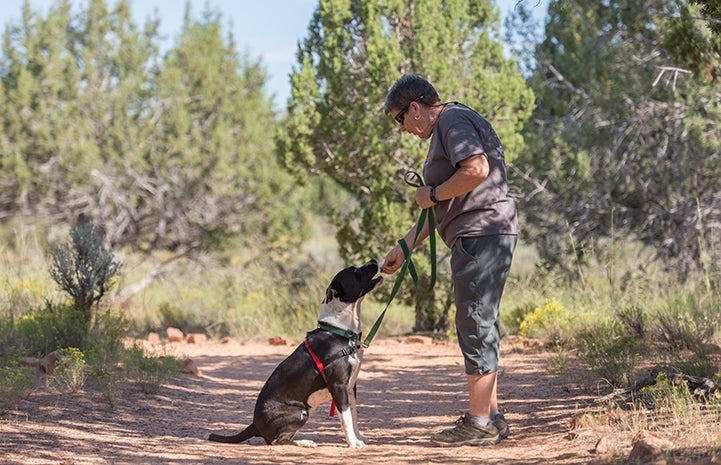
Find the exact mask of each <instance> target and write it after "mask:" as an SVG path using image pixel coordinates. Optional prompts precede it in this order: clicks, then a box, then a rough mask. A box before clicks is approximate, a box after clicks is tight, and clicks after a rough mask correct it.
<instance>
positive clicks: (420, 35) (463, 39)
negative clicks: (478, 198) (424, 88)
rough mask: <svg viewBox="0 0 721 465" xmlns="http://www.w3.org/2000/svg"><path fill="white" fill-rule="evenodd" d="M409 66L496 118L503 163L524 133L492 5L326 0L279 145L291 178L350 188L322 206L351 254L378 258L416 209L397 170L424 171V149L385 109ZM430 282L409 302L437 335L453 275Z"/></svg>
mask: <svg viewBox="0 0 721 465" xmlns="http://www.w3.org/2000/svg"><path fill="white" fill-rule="evenodd" d="M411 72H412V73H417V74H420V75H423V76H424V77H426V78H427V79H429V80H430V81H431V82H432V83H433V84H434V85H435V86H436V87H437V89H438V90H439V92H440V94H441V97H442V98H444V99H445V100H458V101H462V102H463V103H465V104H467V105H469V106H471V107H473V108H475V109H477V110H478V111H479V112H480V113H481V114H483V115H484V116H486V117H487V118H488V119H489V120H490V121H492V122H493V124H494V127H495V128H496V130H497V132H498V133H499V135H500V137H501V140H502V141H503V143H504V148H505V149H506V150H505V152H506V154H507V155H508V158H509V159H513V158H514V157H515V156H516V155H517V153H518V152H519V151H520V150H522V148H523V140H522V139H521V137H520V135H519V131H520V129H521V126H522V124H523V121H524V120H525V118H526V117H527V116H528V115H529V113H530V110H531V107H532V104H533V94H532V93H531V92H530V91H529V90H528V89H527V87H526V84H525V82H524V79H523V77H522V76H521V75H520V74H519V72H518V70H517V66H516V64H515V62H514V61H513V60H511V59H508V58H506V57H505V56H504V55H503V47H502V45H501V43H500V39H499V12H498V9H497V8H496V6H495V4H494V3H493V2H491V1H490V0H472V1H467V0H446V1H440V0H374V1H364V2H349V1H344V0H324V1H321V2H320V4H319V6H318V8H317V9H316V11H315V13H314V15H313V18H312V20H311V23H310V25H309V28H308V32H307V36H306V37H305V39H304V40H303V41H302V43H300V44H299V47H298V52H297V62H296V65H295V67H294V69H293V72H292V73H291V77H290V81H291V99H290V101H289V103H288V108H287V110H288V111H287V113H288V114H287V120H286V121H285V124H284V125H283V127H282V128H281V129H280V130H279V131H278V132H277V136H276V142H277V153H278V155H279V157H280V159H281V161H282V162H283V163H284V165H285V166H286V167H287V168H288V169H289V170H291V171H292V172H293V173H295V175H296V176H297V178H298V179H301V180H303V179H308V178H309V177H323V178H328V179H332V180H333V181H335V182H336V183H337V184H338V185H339V186H340V187H341V188H342V189H344V190H346V191H347V192H349V193H350V194H351V195H352V201H351V202H349V204H348V205H347V206H343V207H342V208H337V209H335V210H331V211H328V215H329V217H330V218H331V219H332V221H333V223H334V224H335V225H336V226H337V228H338V233H337V239H338V243H339V247H340V252H341V255H342V256H343V257H344V258H346V259H347V260H362V259H365V258H368V257H379V258H382V257H381V255H382V254H384V253H385V252H386V251H387V250H389V249H390V247H391V246H392V245H393V244H394V242H395V240H397V239H398V238H399V237H401V234H402V232H404V231H405V230H406V229H407V228H408V226H409V225H410V224H411V222H412V221H415V218H416V217H417V216H418V213H419V211H418V210H417V208H416V206H415V202H414V201H412V199H413V196H412V191H411V190H410V189H409V188H408V187H407V186H406V185H405V184H404V182H403V180H402V175H403V173H404V172H405V171H406V170H416V171H420V170H421V169H422V163H423V160H424V158H425V152H426V150H427V147H426V145H425V144H424V143H419V142H418V141H417V140H414V139H413V138H412V137H411V136H403V135H402V134H401V133H400V132H399V131H398V128H397V127H396V125H395V122H394V121H393V119H392V118H390V117H388V116H387V115H385V114H383V111H382V106H383V100H384V97H385V94H386V92H387V90H388V89H389V87H390V86H391V85H392V83H393V82H394V81H395V80H396V79H397V78H398V77H400V76H401V75H402V74H403V73H411ZM417 255H418V257H417V258H416V264H417V265H418V266H419V267H420V268H425V269H426V270H427V268H428V263H427V261H426V262H425V263H424V261H423V259H422V258H421V256H420V254H417ZM444 256H445V255H443V256H441V258H444ZM426 276H427V274H426ZM425 279H426V281H425V282H424V283H421V285H420V286H419V287H418V289H417V291H416V293H415V296H414V299H413V300H414V301H415V309H416V325H415V329H417V330H441V331H444V330H446V329H447V328H448V318H447V314H448V310H449V307H450V302H451V301H452V299H450V298H449V279H448V277H447V276H443V277H441V281H440V285H439V287H438V289H439V291H438V295H437V296H436V295H435V294H434V292H433V291H432V290H430V289H429V288H428V286H427V284H428V281H427V278H425ZM389 287H390V286H389Z"/></svg>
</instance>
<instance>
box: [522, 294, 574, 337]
mask: <svg viewBox="0 0 721 465" xmlns="http://www.w3.org/2000/svg"><path fill="white" fill-rule="evenodd" d="M572 320H573V315H571V314H570V313H569V312H568V311H567V310H566V309H564V308H563V306H561V305H560V304H559V303H558V302H557V301H556V299H547V300H546V303H545V304H544V305H543V306H542V307H536V308H534V309H533V311H532V312H529V313H527V314H526V315H525V317H524V318H523V321H521V323H520V324H519V326H518V335H519V336H521V337H532V338H538V339H541V340H543V341H544V342H545V343H546V344H549V345H551V346H554V347H565V346H566V345H568V344H569V341H570V340H571V339H572V338H571V329H572Z"/></svg>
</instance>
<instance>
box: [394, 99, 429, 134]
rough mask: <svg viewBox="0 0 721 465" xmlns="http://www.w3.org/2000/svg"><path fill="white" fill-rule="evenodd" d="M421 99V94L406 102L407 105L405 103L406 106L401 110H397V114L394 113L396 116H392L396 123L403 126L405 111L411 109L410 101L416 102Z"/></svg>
mask: <svg viewBox="0 0 721 465" xmlns="http://www.w3.org/2000/svg"><path fill="white" fill-rule="evenodd" d="M422 99H423V96H422V95H421V96H420V97H416V98H414V99H413V100H411V101H410V102H408V105H406V107H405V108H404V109H402V110H401V111H399V112H398V114H396V116H395V117H394V118H395V120H396V123H398V124H400V125H401V126H403V122H404V121H405V119H406V113H408V110H410V109H411V103H413V102H417V101H419V100H422Z"/></svg>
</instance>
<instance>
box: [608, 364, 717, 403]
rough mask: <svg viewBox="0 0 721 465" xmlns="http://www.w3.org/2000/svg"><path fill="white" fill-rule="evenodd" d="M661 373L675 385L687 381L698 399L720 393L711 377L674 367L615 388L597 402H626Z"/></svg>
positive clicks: (655, 379)
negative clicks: (689, 372)
mask: <svg viewBox="0 0 721 465" xmlns="http://www.w3.org/2000/svg"><path fill="white" fill-rule="evenodd" d="M659 375H665V376H666V377H668V379H670V380H671V382H672V383H673V384H674V385H678V384H681V383H685V384H686V386H687V387H688V389H689V391H690V392H691V393H692V394H693V396H694V397H696V398H697V399H698V400H701V401H703V400H705V399H708V398H709V397H711V396H712V395H719V393H721V391H719V389H718V386H716V383H714V382H713V381H712V380H710V379H709V378H704V377H703V376H692V375H687V374H684V373H682V372H681V370H678V369H676V368H672V369H671V370H669V371H667V372H655V373H652V374H651V375H649V376H646V377H645V378H643V379H642V380H640V381H638V382H636V383H635V384H634V385H633V386H629V387H626V388H620V389H614V391H613V392H611V393H610V394H607V395H605V396H602V397H599V398H598V399H596V400H595V402H596V403H605V402H610V401H616V402H622V403H626V402H629V401H630V400H632V399H633V398H634V397H636V394H637V393H639V392H640V391H641V390H642V389H643V388H646V387H649V386H653V385H655V384H656V383H657V382H658V378H659Z"/></svg>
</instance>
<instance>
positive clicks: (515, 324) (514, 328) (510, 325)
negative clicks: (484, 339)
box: [501, 303, 536, 334]
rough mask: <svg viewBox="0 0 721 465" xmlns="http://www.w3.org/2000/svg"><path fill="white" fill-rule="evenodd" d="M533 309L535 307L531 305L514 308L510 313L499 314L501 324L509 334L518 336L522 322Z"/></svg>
mask: <svg viewBox="0 0 721 465" xmlns="http://www.w3.org/2000/svg"><path fill="white" fill-rule="evenodd" d="M535 309H536V306H535V305H534V304H532V303H527V304H525V305H520V306H518V307H514V308H513V309H512V310H511V311H510V312H507V313H503V312H502V313H501V322H502V323H503V326H504V327H505V329H506V330H507V331H508V332H509V333H510V334H518V333H519V330H520V329H521V323H523V320H525V319H526V317H527V316H528V315H529V314H530V313H533V311H534V310H535Z"/></svg>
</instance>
